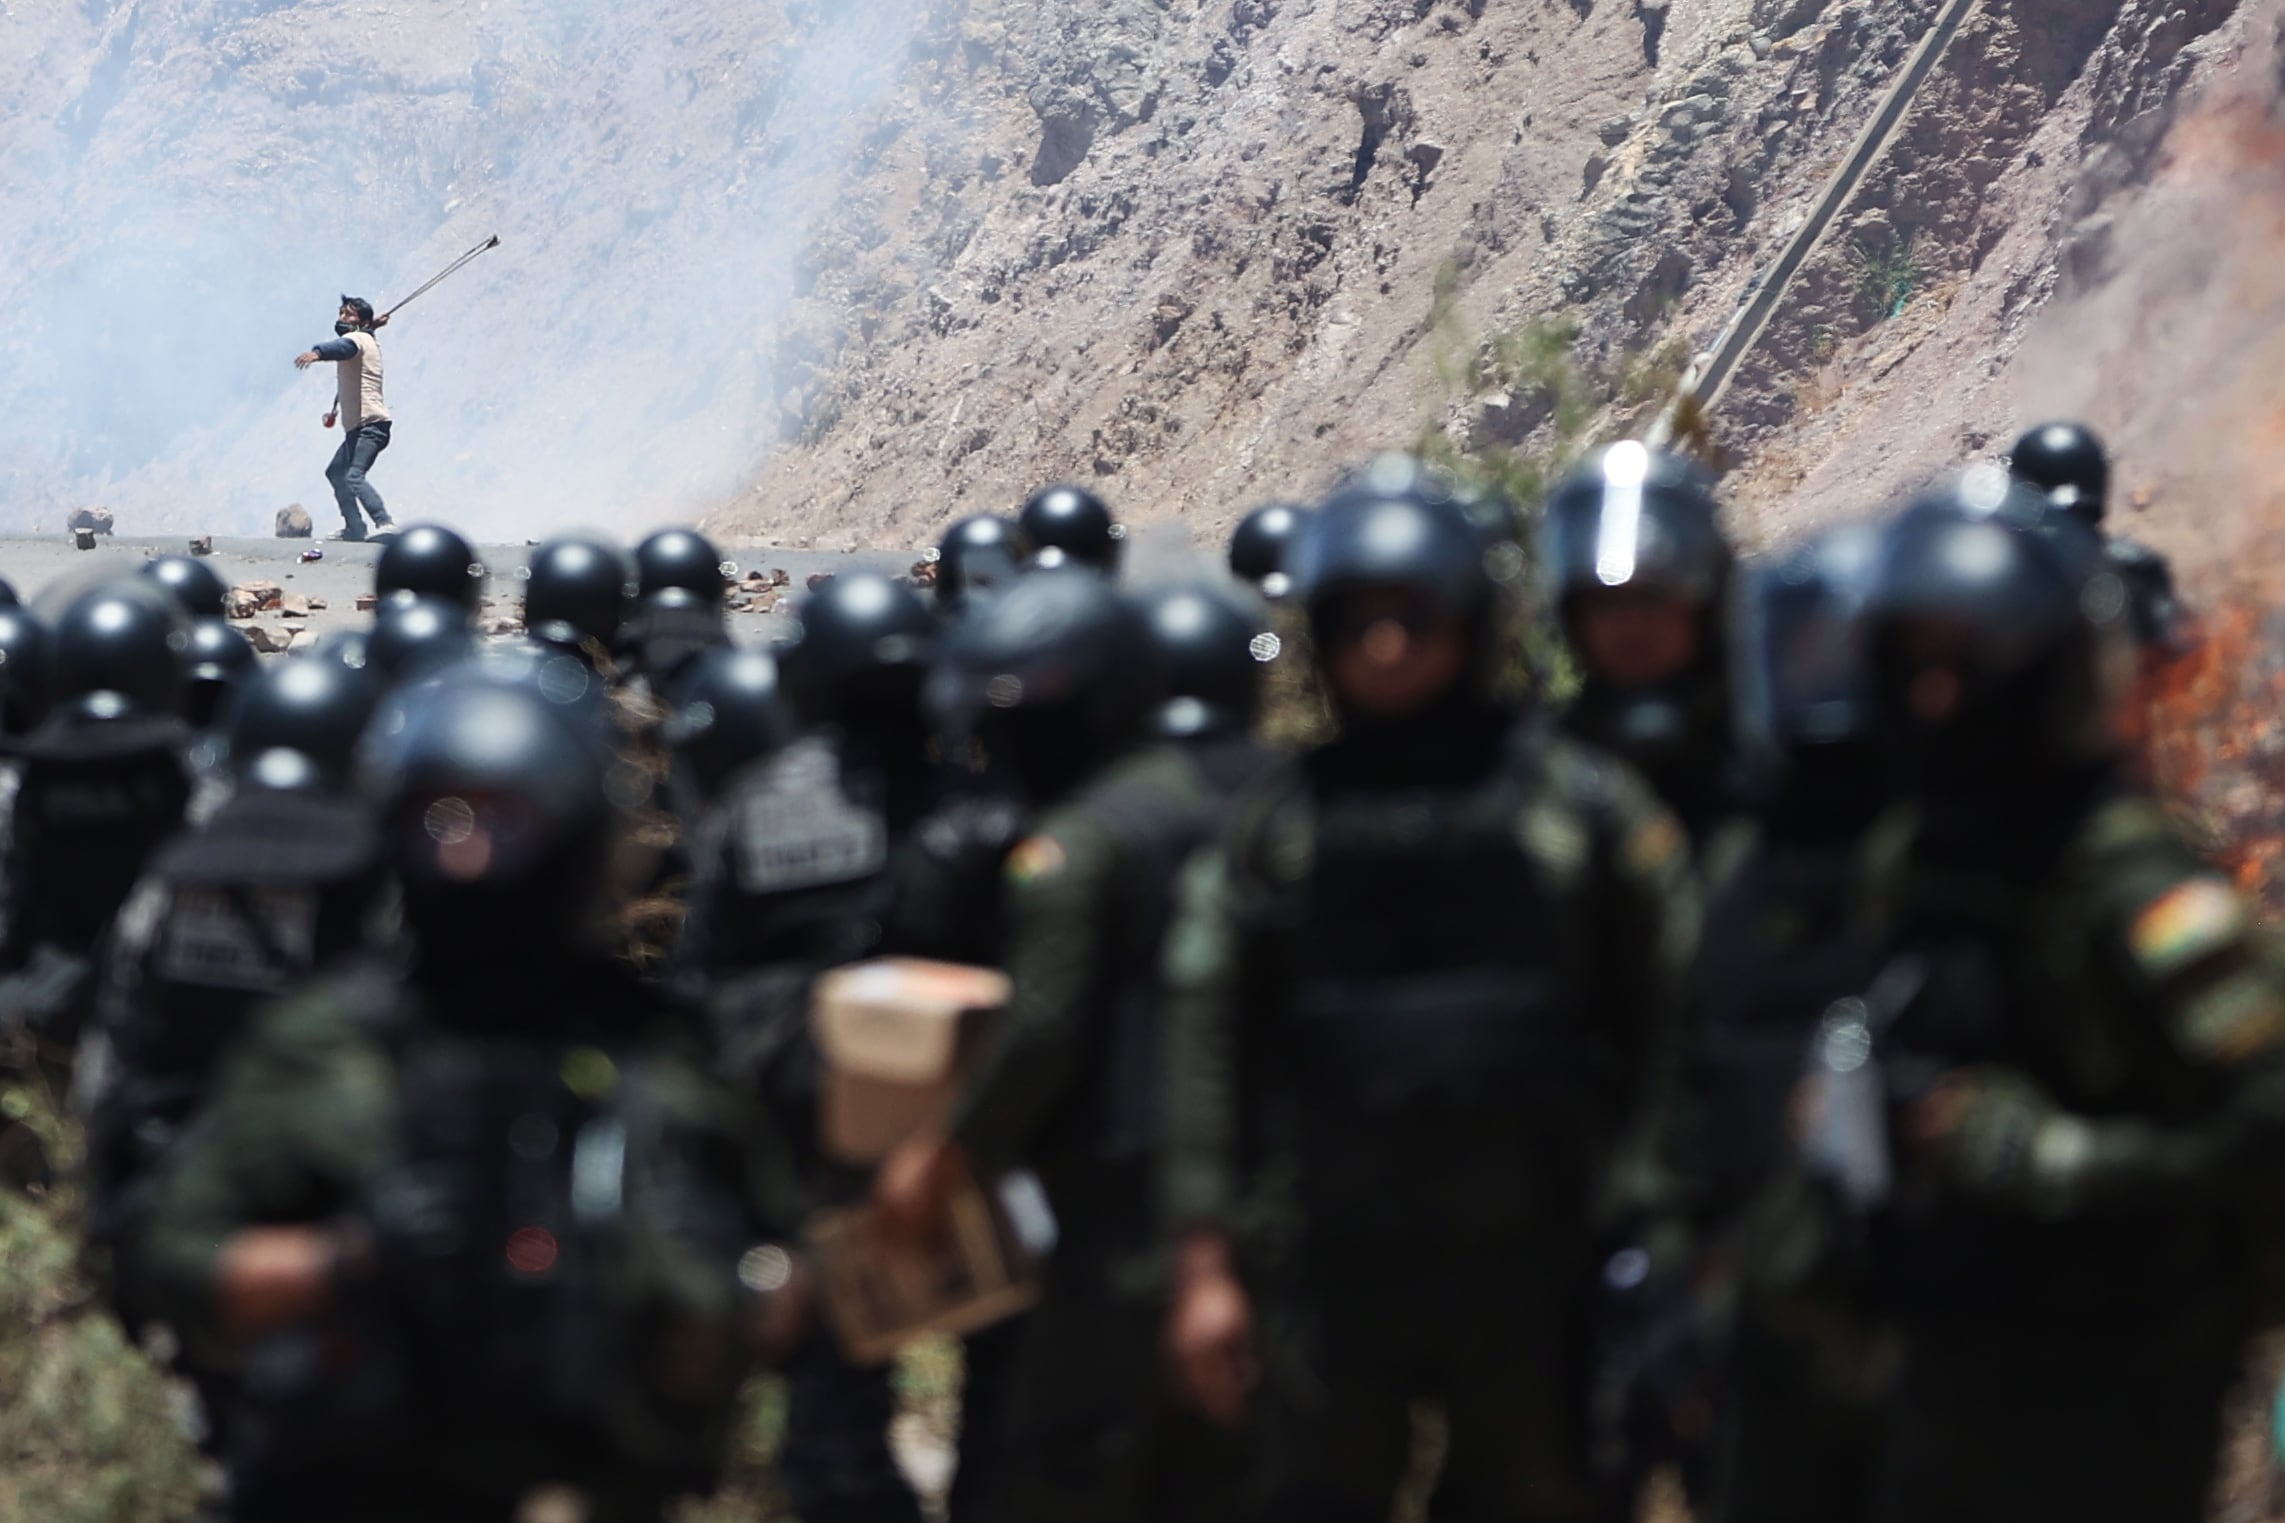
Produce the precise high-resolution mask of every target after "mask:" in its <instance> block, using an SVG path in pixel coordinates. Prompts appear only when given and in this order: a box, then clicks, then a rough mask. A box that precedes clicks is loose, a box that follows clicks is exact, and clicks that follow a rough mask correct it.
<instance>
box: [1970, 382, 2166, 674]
mask: <svg viewBox="0 0 2285 1523" xmlns="http://www.w3.org/2000/svg"><path fill="white" fill-rule="evenodd" d="M2007 464H2008V471H2009V473H2010V474H2012V475H2013V476H2014V477H2015V479H2016V480H2018V481H2020V482H2022V483H2023V484H2024V485H2026V486H2028V487H2031V488H2032V489H2033V490H2035V491H2037V492H2040V493H2042V494H2044V495H2045V497H2046V499H2047V501H2048V503H2049V504H2050V505H2052V506H2053V508H2054V509H2055V511H2057V512H2058V513H2064V514H2068V515H2070V516H2071V517H2073V518H2076V519H2078V520H2079V521H2080V522H2082V523H2084V524H2085V525H2087V527H2089V528H2091V529H2093V530H2095V531H2096V532H2097V533H2100V534H2103V535H2104V541H2105V542H2104V554H2105V555H2106V556H2107V557H2108V558H2109V560H2110V563H2111V570H2112V572H2114V573H2115V574H2116V575H2117V576H2118V578H2119V580H2120V581H2121V582H2122V583H2124V584H2125V587H2126V590H2127V592H2128V594H2129V595H2130V596H2131V597H2132V598H2133V609H2134V635H2135V638H2136V639H2137V640H2138V641H2140V642H2141V644H2142V647H2143V649H2144V650H2145V651H2148V652H2150V653H2152V654H2154V655H2157V656H2160V657H2171V656H2176V655H2180V654H2182V653H2183V651H2184V649H2185V648H2186V646H2187V645H2188V643H2189V641H2190V639H2191V629H2190V622H2191V621H2190V615H2189V611H2188V610H2187V609H2186V608H2184V607H2183V606H2182V599H2181V595H2180V594H2179V593H2178V592H2177V591H2176V590H2175V587H2174V568H2173V567H2172V566H2171V565H2169V564H2168V563H2167V560H2166V557H2164V556H2163V555H2160V554H2159V553H2158V552H2157V551H2156V550H2153V549H2151V548H2150V547H2149V546H2148V545H2145V544H2143V543H2142V542H2141V541H2140V540H2135V539H2129V538H2127V537H2125V536H2124V535H2113V534H2110V533H2109V532H2108V530H2107V529H2106V528H2105V521H2106V519H2107V517H2108V515H2109V511H2110V484H2111V483H2110V477H2111V470H2110V453H2109V451H2108V450H2106V449H2105V448H2104V447H2103V442H2102V440H2101V439H2100V438H2098V437H2096V435H2095V432H2094V430H2093V429H2091V428H2089V427H2087V426H2086V425H2085V424H2084V423H2042V424H2040V425H2039V426H2038V427H2036V428H2033V429H2029V430H2026V431H2025V433H2024V435H2023V437H2022V438H2020V439H2018V440H2016V441H2015V447H2014V448H2013V449H2011V450H2010V451H2009V452H2008V457H2007Z"/></svg>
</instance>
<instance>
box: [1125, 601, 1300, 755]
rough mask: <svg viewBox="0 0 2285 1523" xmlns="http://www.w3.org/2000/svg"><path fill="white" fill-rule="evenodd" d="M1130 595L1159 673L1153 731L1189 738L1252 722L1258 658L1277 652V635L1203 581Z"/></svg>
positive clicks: (1235, 731) (1257, 704) (1257, 709)
mask: <svg viewBox="0 0 2285 1523" xmlns="http://www.w3.org/2000/svg"><path fill="white" fill-rule="evenodd" d="M1135 601H1136V606H1137V607H1138V609H1139V610H1140V612H1141V614H1142V622H1143V632H1144V634H1145V636H1146V637H1147V638H1148V640H1149V641H1150V646H1151V650H1152V652H1153V654H1154V655H1155V657H1156V670H1157V675H1158V680H1159V697H1160V702H1159V704H1158V706H1157V707H1156V708H1154V709H1153V710H1152V711H1151V713H1150V715H1149V720H1148V723H1149V727H1150V729H1151V731H1152V732H1153V733H1154V734H1158V735H1162V736H1166V737H1168V738H1170V739H1190V738H1194V737H1195V738H1204V737H1208V736H1222V735H1242V734H1244V733H1246V732H1247V731H1249V730H1251V729H1252V728H1253V727H1254V722H1255V720H1256V719H1258V718H1259V717H1260V716H1261V687H1262V664H1263V663H1264V662H1265V661H1268V660H1270V659H1272V658H1274V657H1275V656H1276V654H1277V643H1276V638H1277V637H1276V636H1274V635H1271V634H1269V633H1268V632H1267V631H1265V630H1264V629H1263V628H1262V621H1261V620H1259V619H1257V618H1255V617H1254V616H1252V615H1251V614H1249V613H1248V612H1247V611H1246V610H1245V609H1244V608H1242V607H1240V606H1239V605H1238V603H1237V601H1236V600H1235V599H1234V598H1228V597H1224V596H1222V595H1221V594H1219V593H1216V592H1212V591H1208V590H1207V589H1205V588H1201V587H1165V588H1158V589H1155V590H1153V591H1150V592H1146V593H1143V594H1141V595H1139V596H1138V597H1137V598H1136V600H1135Z"/></svg>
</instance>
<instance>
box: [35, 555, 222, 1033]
mask: <svg viewBox="0 0 2285 1523" xmlns="http://www.w3.org/2000/svg"><path fill="white" fill-rule="evenodd" d="M185 622H186V621H185V620H184V619H183V618H182V617H181V615H180V614H179V613H178V611H177V610H176V608H175V607H174V605H173V604H172V603H171V602H170V601H168V600H167V598H166V596H165V594H163V593H162V592H160V591H158V590H157V589H155V588H151V587H149V586H147V585H145V584H143V583H141V582H139V581H129V582H120V583H113V584H107V585H103V586H98V587H96V588H93V589H91V590H89V591H87V592H85V593H82V594H81V595H80V596H79V597H78V598H76V599H74V600H73V601H72V603H71V604H70V605H69V606H68V607H66V608H65V609H64V611H63V612H62V614H61V615H59V616H58V618H57V620H56V625H55V631H54V636H53V639H52V641H51V642H50V650H51V672H52V678H51V683H50V696H51V698H52V706H51V708H50V711H49V713H48V715H47V717H46V718H45V719H44V720H43V721H42V722H41V724H40V725H39V727H38V728H37V729H35V730H34V731H32V733H31V734H29V735H27V736H25V737H23V738H22V739H21V740H18V741H17V742H15V745H14V754H15V756H16V758H17V761H18V768H19V770H18V781H17V789H16V795H15V799H14V803H13V806H12V808H11V810H10V818H9V839H8V854H7V864H6V869H7V897H6V911H7V924H6V932H5V936H4V937H0V969H4V970H5V975H6V976H5V977H4V978H0V1029H4V1030H6V1031H8V1032H9V1033H11V1034H13V1033H16V1032H25V1033H28V1034H30V1035H31V1036H32V1037H33V1038H35V1039H36V1041H37V1043H38V1045H39V1048H40V1052H41V1055H42V1057H43V1058H44V1059H52V1060H55V1061H58V1062H61V1061H62V1060H63V1059H65V1058H66V1057H68V1054H69V1052H70V1050H71V1048H72V1046H73V1045H74V1044H75V1043H76V1042H77V1040H78V1035H79V1029H80V1027H81V1025H82V1024H83V1023H84V1021H85V1019H86V1017H87V1014H88V1012H89V1007H90V1004H91V1002H92V998H93V993H94V971H95V970H94V963H93V959H94V957H95V954H96V949H97V947H98V945H99V943H100V942H101V941H102V938H103V936H104V933H105V932H106V931H107V930H108V929H109V927H110V925H111V920H112V917H113V915H115V914H116V913H117V912H118V909H119V906H120V904H121V903H122V902H123V901H124V900H125V899H126V897H127V893H128V891H129V890H130V889H131V888H133V887H134V884H135V880H136V879H137V878H138V877H140V876H141V875H142V872H143V869H144V866H145V864H146V863H147V862H148V861H149V860H150V857H151V854H152V853H153V852H155V851H156V850H158V848H159V846H160V845H161V844H162V843H164V842H165V841H166V839H167V838H168V837H169V836H171V835H173V834H174V833H175V831H176V830H177V829H178V828H180V826H181V824H182V819H183V812H184V809H185V808H186V806H187V805H188V803H189V799H190V777H189V771H188V768H187V765H186V763H185V759H184V755H185V751H186V748H187V747H188V745H189V742H190V730H189V727H188V726H187V725H185V724H184V722H183V713H184V708H185V705H186V702H187V699H188V692H187V689H188V682H187V680H186V673H185V670H184V654H185V651H186V650H187V648H188V645H189V632H188V630H187V629H186V628H185Z"/></svg>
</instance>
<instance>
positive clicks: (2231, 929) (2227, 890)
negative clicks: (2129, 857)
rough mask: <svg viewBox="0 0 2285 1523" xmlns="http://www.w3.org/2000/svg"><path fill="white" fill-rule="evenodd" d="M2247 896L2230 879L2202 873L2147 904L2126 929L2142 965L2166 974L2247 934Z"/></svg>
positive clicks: (2150, 971)
mask: <svg viewBox="0 0 2285 1523" xmlns="http://www.w3.org/2000/svg"><path fill="white" fill-rule="evenodd" d="M2246 926H2247V920H2246V913H2245V901H2244V900H2243V899H2241V898H2239V897H2238V892H2237V890H2236V889H2235V888H2232V887H2231V886H2230V884H2229V883H2228V881H2227V880H2225V879H2223V878H2220V877H2216V876H2212V875H2210V874H2209V875H2202V876H2200V877H2196V878H2191V879H2189V880H2188V881H2186V882H2183V883H2178V884H2176V885H2175V886H2174V887H2172V888H2170V889H2168V890H2167V891H2166V892H2165V893H2163V894H2161V895H2159V896H2158V897H2157V898H2156V899H2153V900H2151V901H2150V903H2148V904H2146V905H2144V906H2143V907H2142V909H2141V910H2140V911H2138V912H2137V913H2136V914H2135V917H2134V921H2133V923H2132V924H2131V925H2130V926H2128V928H2127V933H2126V941H2127V948H2128V950H2129V951H2131V952H2132V953H2133V954H2134V960H2135V962H2136V963H2138V964H2140V965H2141V968H2142V970H2143V971H2144V972H2145V973H2148V974H2149V975H2150V976H2151V977H2153V978H2166V977H2169V976H2171V975H2172V974H2175V973H2178V972H2180V971H2181V970H2182V969H2184V968H2186V967H2188V966H2190V965H2191V964H2192V963H2195V962H2197V961H2198V960H2199V959H2200V958H2203V957H2208V956H2211V955H2212V954H2213V953H2215V952H2218V951H2220V950H2222V949H2223V948H2224V947H2227V946H2229V945H2230V944H2231V943H2233V942H2235V941H2237V940H2238V938H2240V937H2241V936H2243V935H2244V934H2245V931H2246Z"/></svg>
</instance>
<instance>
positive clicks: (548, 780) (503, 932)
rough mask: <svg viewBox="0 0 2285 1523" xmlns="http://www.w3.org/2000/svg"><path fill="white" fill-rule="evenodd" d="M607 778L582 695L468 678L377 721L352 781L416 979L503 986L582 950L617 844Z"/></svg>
mask: <svg viewBox="0 0 2285 1523" xmlns="http://www.w3.org/2000/svg"><path fill="white" fill-rule="evenodd" d="M619 767H620V764H619V763H617V762H616V759H615V758H614V756H613V754H612V752H611V750H610V747H609V744H608V738H607V735H606V732H605V726H604V724H603V722H602V720H601V717H600V708H599V705H597V704H596V703H594V702H592V701H589V700H588V698H587V697H586V695H584V694H580V695H571V696H566V697H564V698H560V699H559V698H556V697H553V696H551V694H550V691H549V688H548V686H547V684H544V683H538V682H531V681H526V680H511V679H509V678H504V677H502V676H499V675H494V674H489V673H487V672H486V671H485V669H484V667H483V665H482V663H476V662H471V663H469V664H467V665H464V666H461V667H458V668H455V669H454V670H452V671H450V672H447V673H445V674H443V675H442V676H440V677H438V678H437V679H436V680H434V681H430V682H421V683H415V684H412V685H410V686H408V687H404V688H400V689H399V690H398V691H397V693H396V694H395V695H394V696H393V697H391V698H390V699H389V700H388V701H387V702H386V703H385V704H384V705H383V706H382V709H381V711H380V712H379V714H377V715H376V716H375V719H374V721H373V723H372V725H371V727H370V729H369V732H368V736H367V740H366V743H365V745H364V747H363V750H362V752H361V755H360V759H359V768H358V771H359V777H360V780H361V783H362V787H363V792H364V793H365V795H366V797H367V799H368V801H369V802H370V803H371V804H372V806H373V807H374V808H375V810H376V811H377V812H378V814H379V815H380V817H381V828H382V838H383V840H384V841H385V843H386V846H387V856H388V860H389V865H390V866H391V867H392V868H393V869H394V871H395V876H396V878H397V881H398V883H399V885H400V888H401V892H402V895H403V904H404V917H405V924H406V927H407V929H408V930H409V931H410V932H411V936H412V942H413V945H414V949H415V953H416V957H417V959H418V962H419V965H420V966H421V967H422V968H423V969H424V970H425V971H426V972H427V973H428V974H429V976H430V977H431V978H434V977H436V976H437V975H439V974H441V975H443V976H445V977H447V978H451V977H456V976H457V977H466V976H470V975H474V976H478V977H482V976H484V975H487V974H491V975H499V976H509V975H513V974H515V973H517V972H519V971H521V970H527V969H528V968H529V966H530V960H531V959H532V958H533V957H534V956H535V955H537V956H548V955H560V954H563V953H569V952H577V951H580V950H582V949H584V948H585V947H587V946H588V945H589V944H590V938H591V937H592V936H593V935H594V933H595V931H596V929H597V926H598V924H599V922H600V920H601V917H602V916H603V914H604V913H605V911H606V909H607V908H608V906H609V904H610V901H611V894H612V889H613V887H614V879H615V864H616V859H617V855H618V851H619V847H620V845H621V842H622V840H623V838H624V834H625V825H626V818H627V816H626V812H625V810H624V809H623V808H622V807H621V804H620V802H619V799H620V798H621V797H622V796H624V795H625V793H626V791H627V787H628V785H627V783H626V781H625V775H624V773H623V771H615V768H619ZM454 1003H456V1004H458V1003H460V1002H454ZM508 1003H510V1004H513V1003H514V1002H513V1001H510V1002H508ZM494 1013H495V1014H497V1015H498V1018H500V1019H502V1020H513V1019H517V1018H519V1017H518V1016H517V1015H516V1014H514V1013H513V1012H508V1013H500V1012H494ZM521 1018H528V1019H544V1018H545V1013H544V1012H539V1011H533V1012H528V1013H527V1014H526V1015H525V1016H523V1017H521Z"/></svg>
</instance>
